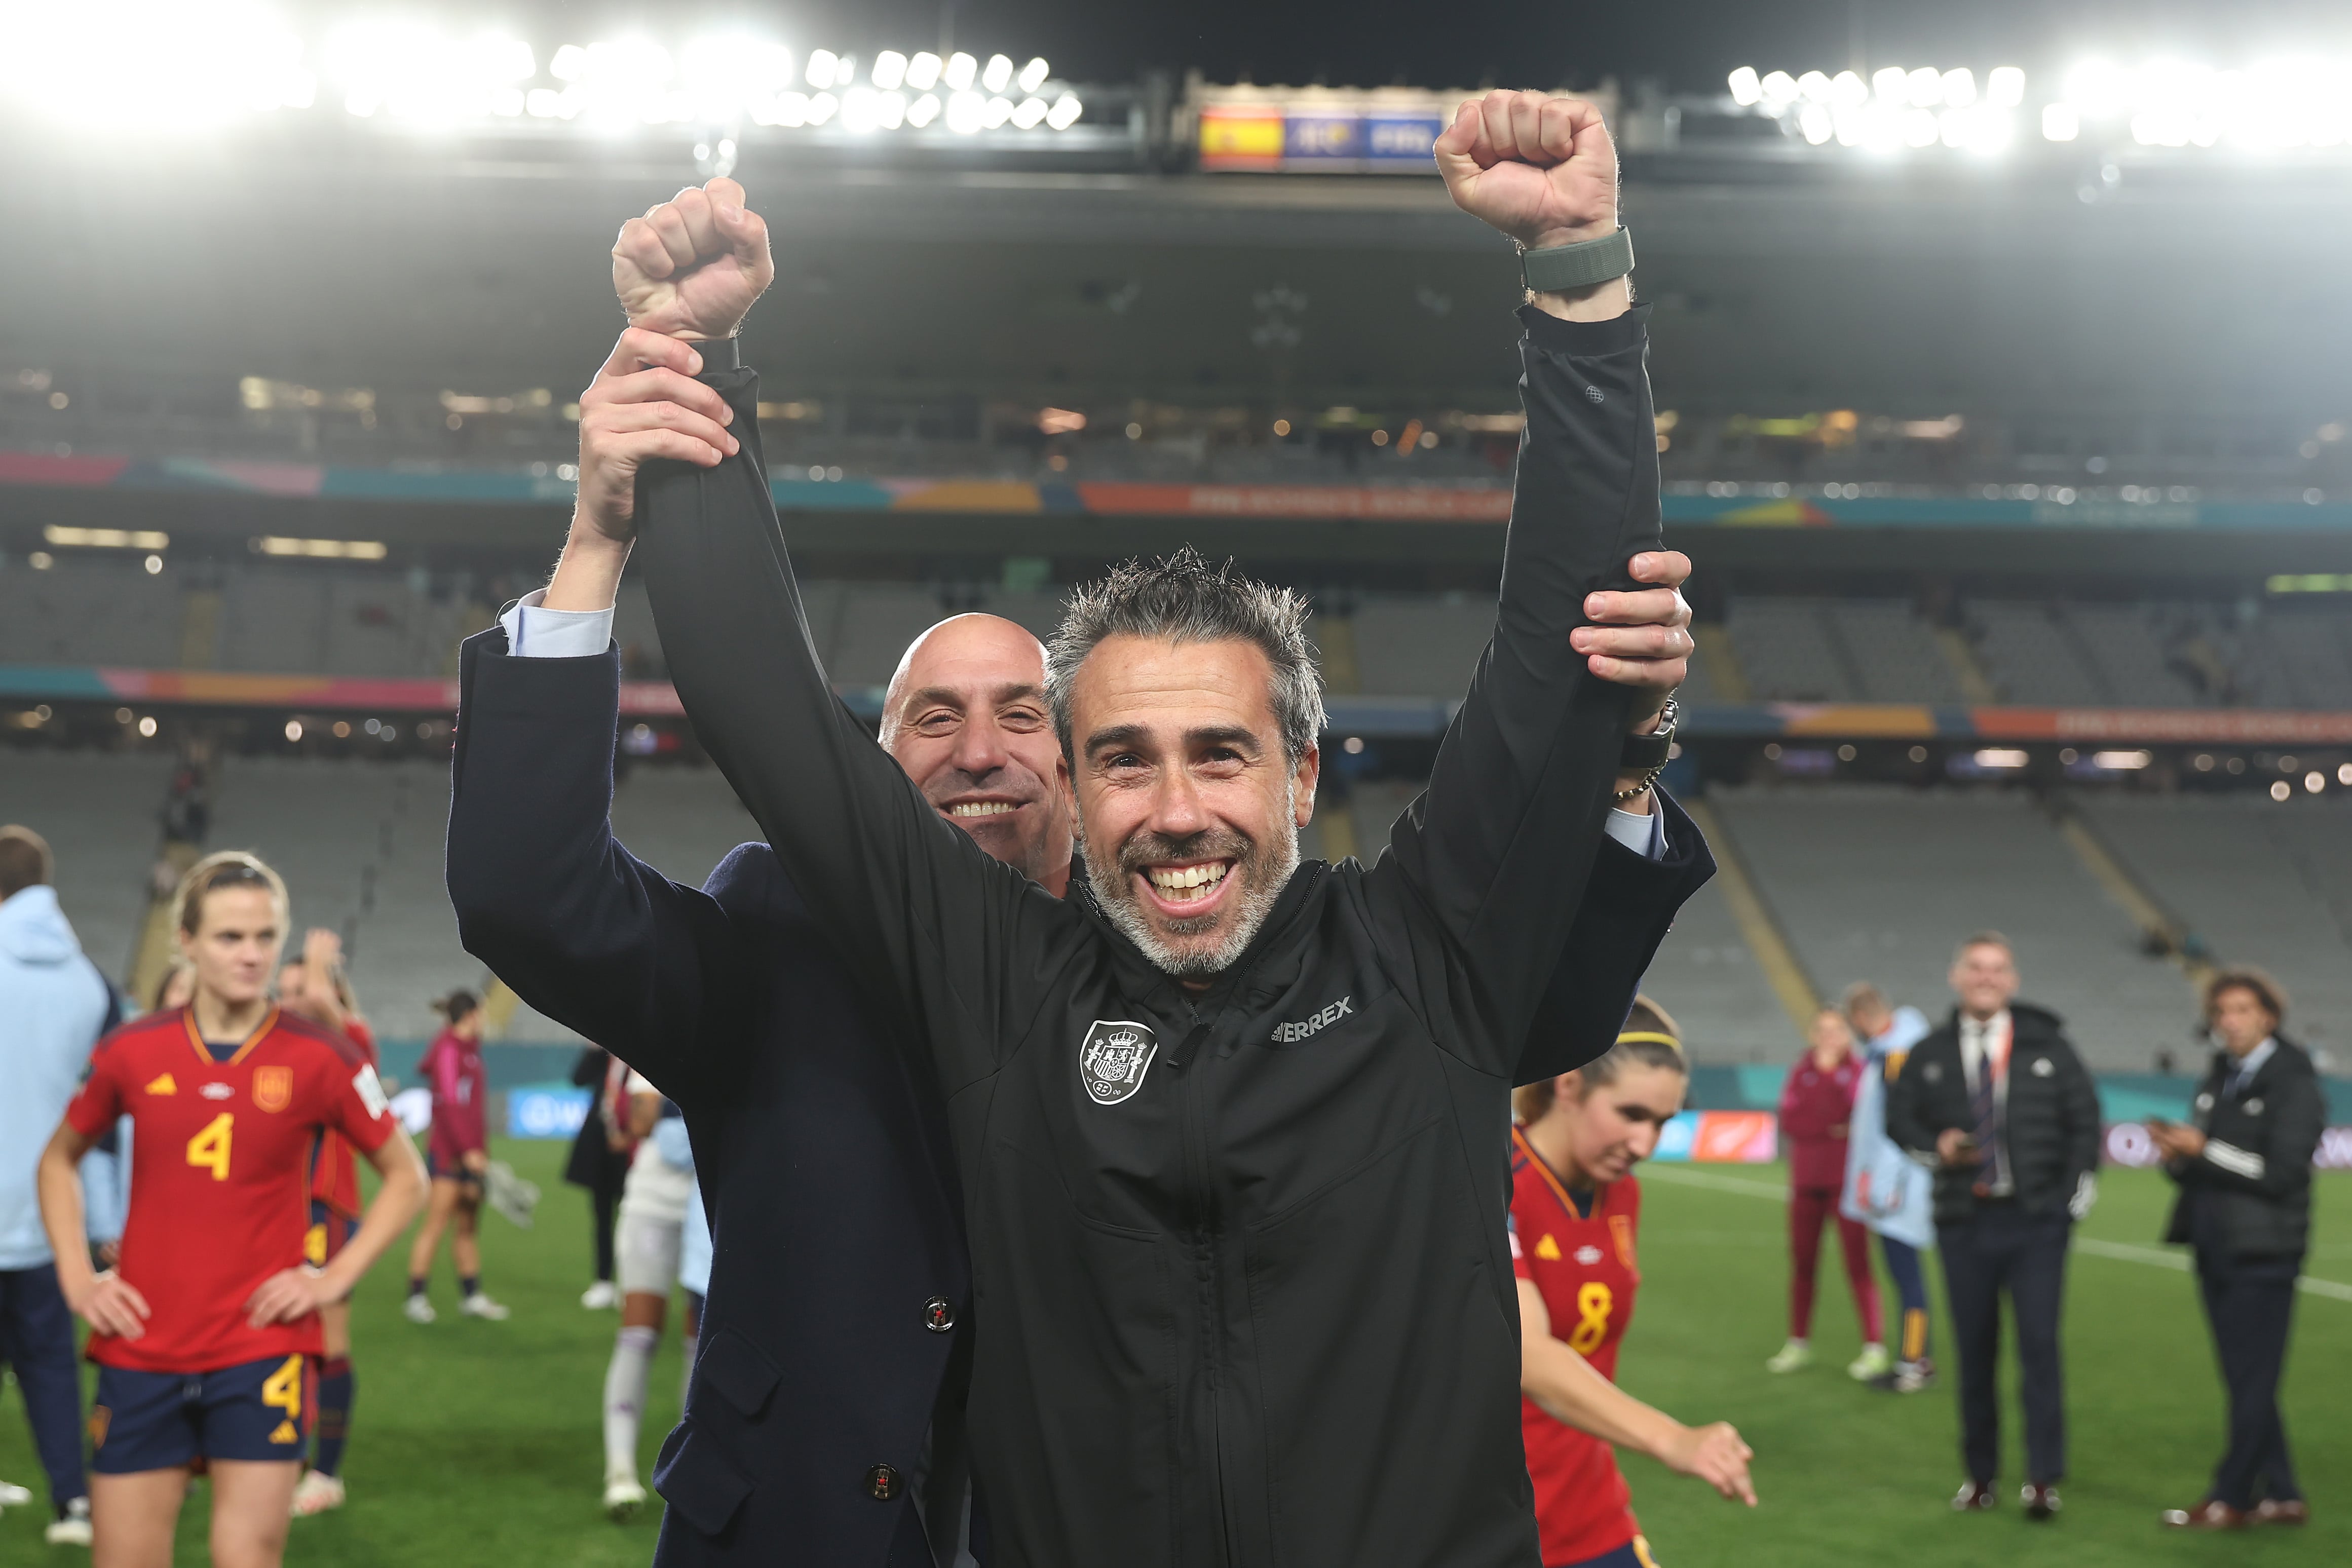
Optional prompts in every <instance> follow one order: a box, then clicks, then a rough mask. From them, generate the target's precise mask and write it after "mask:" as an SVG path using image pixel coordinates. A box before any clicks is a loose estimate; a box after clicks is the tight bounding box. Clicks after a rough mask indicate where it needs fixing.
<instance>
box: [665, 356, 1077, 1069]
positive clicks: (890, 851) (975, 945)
mask: <svg viewBox="0 0 2352 1568" xmlns="http://www.w3.org/2000/svg"><path fill="white" fill-rule="evenodd" d="M700 379H701V380H702V381H703V382H705V383H706V384H708V385H709V386H710V387H712V388H713V389H715V390H716V391H717V392H719V395H720V396H722V397H724V398H725V399H726V400H727V402H728V404H729V406H730V407H731V408H732V409H733V410H734V411H735V423H734V429H735V431H736V432H737V433H738V434H740V437H741V439H742V443H743V445H742V450H741V451H740V452H739V453H737V454H736V455H734V456H732V457H730V458H729V459H728V460H727V461H726V462H724V463H723V464H721V465H719V466H718V467H715V468H709V469H704V468H698V467H693V466H689V465H686V464H682V463H667V462H666V463H656V464H653V465H648V466H647V468H646V470H645V471H643V472H642V473H641V474H640V475H639V476H638V481H637V496H636V507H637V512H636V515H637V518H638V538H639V545H638V550H637V559H638V561H639V562H640V564H641V565H642V566H643V568H644V570H645V574H646V590H647V592H648V594H649V596H650V597H651V599H652V601H653V607H654V615H655V618H656V621H657V622H659V623H660V626H661V635H662V653H663V654H664V656H665V658H666V659H667V662H668V664H669V667H670V675H671V678H672V679H673V680H674V681H675V682H676V684H677V691H678V695H679V697H680V699H681V700H682V701H683V702H684V703H685V705H686V709H687V712H688V715H690V716H692V718H693V720H694V727H695V734H696V737H698V739H699V740H700V741H701V742H702V744H703V746H704V747H705V748H706V749H708V750H709V753H710V755H711V758H712V759H713V760H715V761H716V762H717V763H718V764H719V769H720V770H721V771H722V772H724V773H725V774H726V775H727V779H728V781H729V782H730V783H731V784H732V785H734V787H735V793H736V794H737V796H738V797H740V799H741V800H742V802H743V804H744V806H745V808H746V809H747V810H750V811H751V815H752V817H753V818H754V819H755V820H756V821H758V822H759V824H760V827H761V831H762V832H763V833H764V834H765V835H766V836H767V840H768V842H769V844H770V845H771V846H772V848H773V849H774V851H775V852H776V858H777V860H778V861H779V862H782V866H783V870H784V873H785V875H786V877H787V878H788V879H789V880H790V881H791V883H793V886H794V887H795V888H797V889H798V890H799V892H800V894H801V896H802V897H803V899H804V900H805V901H806V903H807V904H808V906H809V907H810V908H811V909H814V910H819V911H822V912H823V916H824V925H825V927H826V929H827V932H828V934H829V936H830V939H831V941H832V943H833V945H834V946H835V951H836V952H837V953H838V955H839V956H840V958H841V960H842V962H843V963H844V964H845V966H846V967H847V968H848V970H849V972H850V973H851V974H852V975H853V976H855V977H856V979H857V981H858V983H859V985H860V988H861V989H863V990H864V991H865V992H866V994H867V995H868V996H870V997H872V998H875V999H876V1000H877V1003H879V1004H880V1005H882V1006H884V1007H886V1008H887V1009H890V1010H891V1011H892V1012H893V1013H894V1014H895V1015H896V1019H895V1021H897V1022H898V1023H899V1024H900V1025H902V1026H905V1027H910V1028H912V1029H914V1030H916V1031H918V1034H919V1038H921V1039H923V1040H927V1041H928V1042H929V1045H930V1048H931V1050H932V1051H933V1053H934V1055H935V1056H936V1057H937V1059H938V1065H939V1069H940V1082H941V1087H942V1088H943V1089H945V1090H946V1091H947V1092H950V1093H952V1092H955V1091H956V1090H957V1089H959V1088H961V1087H962V1086H963V1085H964V1084H966V1083H969V1082H972V1081H974V1080H976V1079H978V1078H981V1077H983V1076H985V1075H987V1074H988V1073H990V1072H992V1071H994V1070H995V1068H996V1066H997V1061H996V1059H995V1053H996V1051H998V1050H999V1049H1000V1046H1006V1047H1009V1045H1010V1043H1012V1042H1017V1041H1018V1040H1020V1039H1021V1038H1022V1037H1023V1035H1024V1032H1025V1029H1026V1025H1027V1023H1028V1019H1029V1014H1030V1013H1033V1012H1034V1010H1035V1009H1036V1007H1037V1006H1038V1005H1039V1002H1040V1000H1041V999H1042V997H1043V994H1044V991H1043V987H1044V985H1045V983H1046V981H1048V980H1049V979H1050V973H1039V972H1038V969H1037V966H1039V965H1041V964H1042V965H1044V966H1045V967H1046V969H1047V970H1048V971H1050V970H1051V968H1052V967H1053V966H1054V964H1055V962H1056V961H1057V960H1056V956H1055V955H1056V954H1057V953H1066V952H1068V951H1069V950H1070V945H1069V944H1067V943H1063V944H1061V945H1059V946H1057V945H1056V943H1055V940H1054V938H1052V937H1051V936H1041V935H1039V934H1038V931H1037V928H1038V927H1047V928H1050V929H1052V930H1054V931H1057V932H1061V933H1066V934H1072V935H1074V934H1075V930H1076V915H1075V914H1074V912H1072V911H1068V910H1066V909H1064V908H1063V906H1062V904H1061V902H1060V900H1058V899H1056V898H1055V897H1054V896H1053V895H1051V894H1048V893H1046V892H1045V890H1044V889H1042V888H1039V887H1037V886H1035V885H1034V884H1033V883H1030V882H1029V881H1028V880H1027V879H1026V878H1025V877H1024V876H1022V875H1021V873H1018V872H1016V871H1014V870H1013V869H1012V868H1010V867H1008V866H1004V865H1001V864H999V863H998V862H996V861H994V860H992V859H991V858H990V857H989V855H988V854H987V853H986V852H984V851H982V849H981V848H980V847H979V846H978V845H976V844H974V843H973V842H972V841H971V838H970V836H969V835H967V834H966V833H965V832H964V831H962V830H961V829H960V828H957V827H956V826H954V825H953V824H952V823H950V822H949V821H947V820H946V819H945V818H943V817H941V816H940V814H939V812H938V811H936V810H933V809H932V808H931V806H930V804H929V802H928V801H927V800H924V799H923V797H922V795H921V793H920V792H919V790H918V789H916V788H915V786H914V784H913V783H912V782H910V781H909V780H908V778H907V776H906V774H905V773H904V772H903V771H901V770H900V768H899V767H898V763H897V762H895V761H894V760H892V758H890V756H889V754H888V753H887V752H885V751H884V750H883V749H882V748H881V747H879V746H877V745H876V744H875V742H874V737H872V736H871V735H868V734H867V733H866V730H865V727H864V726H863V725H861V724H860V723H859V722H858V721H857V719H856V717H855V716H853V715H851V714H850V713H849V712H848V710H847V709H845V708H844V707H843V706H841V704H840V703H839V702H838V701H836V700H835V696H834V694H833V690H832V687H831V686H830V685H828V684H827V682H826V678H825V673H824V667H823V665H822V664H821V663H820V661H819V660H818V658H817V653H816V649H815V646H814V643H813V642H812V640H811V638H810V634H809V628H808V618H807V615H806V613H805V612H804V611H803V608H802V605H801V598H800V590H799V587H798V585H797V584H796V583H795V582H794V580H793V570H792V562H791V559H790V558H789V556H788V554H787V552H786V550H785V548H784V539H783V535H782V530H781V529H780V528H779V527H778V525H777V520H776V508H775V503H774V501H773V498H772V497H771V495H770V493H769V490H768V479H767V474H766V470H765V466H764V461H763V458H762V455H761V444H760V434H759V414H758V404H759V378H758V377H757V375H756V374H754V373H753V372H752V371H749V370H742V369H736V370H715V371H713V370H706V371H704V373H703V375H702V376H701V378H700ZM1024 965H1025V966H1028V967H1027V968H1026V969H1025V970H1024Z"/></svg>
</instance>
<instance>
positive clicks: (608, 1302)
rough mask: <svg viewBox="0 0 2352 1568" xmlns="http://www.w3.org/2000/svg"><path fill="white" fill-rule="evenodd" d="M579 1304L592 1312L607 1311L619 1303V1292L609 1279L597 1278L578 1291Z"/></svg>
mask: <svg viewBox="0 0 2352 1568" xmlns="http://www.w3.org/2000/svg"><path fill="white" fill-rule="evenodd" d="M580 1304H581V1305H582V1306H583V1307H585V1308H587V1309H588V1310H589V1311H590V1312H611V1311H612V1310H613V1309H614V1307H617V1306H619V1305H620V1304H621V1292H620V1291H618V1290H616V1289H615V1288H614V1284H613V1281H610V1280H599V1281H596V1282H595V1283H594V1284H593V1285H591V1286H589V1287H588V1288H587V1289H586V1290H584V1291H581V1292H580Z"/></svg>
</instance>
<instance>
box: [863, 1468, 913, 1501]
mask: <svg viewBox="0 0 2352 1568" xmlns="http://www.w3.org/2000/svg"><path fill="white" fill-rule="evenodd" d="M906 1485H907V1483H906V1481H905V1479H903V1478H901V1477H900V1476H899V1474H898V1471H897V1470H895V1469H892V1468H891V1467H890V1466H888V1465H877V1466H875V1467H874V1468H873V1469H870V1470H868V1471H866V1492H867V1493H868V1494H869V1495H870V1496H871V1497H872V1498H873V1499H874V1500H875V1501H877V1502H888V1501H889V1500H891V1499H892V1498H894V1497H897V1496H898V1493H899V1492H900V1491H902V1490H905V1488H906Z"/></svg>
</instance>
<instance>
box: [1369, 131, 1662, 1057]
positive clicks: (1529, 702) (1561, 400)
mask: <svg viewBox="0 0 2352 1568" xmlns="http://www.w3.org/2000/svg"><path fill="white" fill-rule="evenodd" d="M1436 153H1437V161H1438V165H1439V169H1440V172H1442V173H1444V176H1445V180H1446V183H1447V186H1448V188H1449V190H1451V192H1452V193H1453V194H1454V201H1455V203H1456V204H1458V205H1460V206H1461V207H1462V208H1463V209H1464V210H1465V211H1466V212H1468V213H1470V214H1472V215H1474V216H1475V217H1478V218H1479V219H1481V220H1482V221H1484V222H1486V223H1487V224H1488V225H1491V226H1493V227H1495V228H1496V229H1498V230H1500V231H1501V232H1503V233H1504V234H1506V235H1510V236H1511V237H1512V238H1513V239H1515V240H1517V242H1518V243H1519V244H1520V245H1521V246H1522V247H1523V248H1526V249H1548V248H1550V247H1553V246H1562V245H1571V244H1578V243H1581V242H1585V241H1590V240H1595V239H1601V238H1605V237H1606V236H1608V235H1612V234H1613V233H1614V232H1615V230H1616V228H1617V200H1616V197H1617V165H1616V154H1615V151H1614V149H1613V148H1612V145H1611V142H1610V140H1609V133H1608V131H1607V129H1606V128H1605V127H1604V126H1603V125H1602V123H1601V116H1600V112H1599V110H1596V109H1595V108H1594V107H1593V106H1592V105H1591V104H1589V103H1585V102H1582V101H1581V100H1579V99H1555V98H1549V97H1547V96H1546V95H1544V94H1541V93H1515V92H1497V93H1490V94H1488V95H1487V96H1486V98H1485V99H1478V100H1474V101H1473V102H1471V103H1467V104H1465V105H1464V106H1463V108H1462V110H1461V113H1460V114H1459V115H1458V116H1457V117H1456V119H1455V120H1454V124H1453V125H1452V126H1450V127H1449V128H1448V129H1447V130H1446V131H1445V133H1444V135H1443V136H1441V137H1440V138H1439V139H1438V142H1437V148H1436ZM1519 316H1520V319H1521V321H1522V323H1523V325H1524V327H1525V329H1526V333H1525V337H1524V338H1523V339H1522V340H1521V343H1520V358H1521V363H1522V367H1523V372H1524V373H1523V375H1522V377H1521V381H1520V391H1521V396H1522V400H1523V402H1524V403H1525V405H1526V409H1527V416H1528V423H1527V429H1526V433H1525V434H1524V436H1523V437H1522V440H1521V444H1520V448H1519V464H1518V475H1517V489H1516V493H1515V495H1514V497H1513V499H1512V507H1511V525H1510V533H1509V538H1508V543H1507V546H1506V548H1505V552H1504V564H1503V584H1502V594H1501V601H1500V604H1499V605H1498V607H1497V613H1496V627H1495V634H1494V638H1493V640H1492V642H1491V643H1489V644H1488V646H1487V648H1486V652H1485V653H1484V654H1483V655H1482V657H1481V659H1480V661H1479V664H1478V665H1477V668H1476V670H1475V673H1474V674H1473V677H1472V681H1471V685H1470V692H1469V695H1468V697H1467V699H1466V700H1465V702H1464V704H1463V706H1462V708H1461V710H1460V711H1459V712H1458V713H1457V714H1456V716H1455V717H1454V723H1453V725H1452V726H1451V727H1449V729H1448V731H1447V734H1446V737H1445V740H1444V745H1443V746H1442V747H1440V748H1439V752H1438V758H1437V763H1436V766H1435V768H1434V769H1433V772H1432V775H1431V779H1430V786H1429V790H1428V793H1427V794H1426V795H1425V796H1424V797H1423V800H1422V801H1421V803H1420V804H1419V806H1418V808H1417V809H1416V810H1415V811H1413V812H1412V813H1410V814H1409V815H1408V817H1407V818H1406V820H1405V821H1402V822H1401V823H1399V825H1398V830H1397V832H1396V834H1395V837H1394V839H1393V841H1392V842H1393V846H1394V850H1395V856H1394V862H1395V867H1396V874H1397V875H1399V876H1401V877H1402V879H1403V880H1404V881H1405V882H1406V883H1409V884H1410V885H1411V886H1412V889H1413V892H1414V894H1416V897H1415V899H1414V901H1413V902H1414V904H1416V905H1417V906H1419V907H1421V908H1424V909H1427V910H1429V911H1432V912H1433V913H1434V915H1435V916H1436V918H1437V920H1438V922H1439V923H1440V924H1441V925H1443V927H1444V932H1445V936H1446V938H1447V947H1448V949H1449V951H1448V952H1447V953H1446V955H1445V956H1444V971H1445V980H1444V986H1445V988H1446V990H1447V992H1448V994H1447V995H1446V996H1444V998H1433V1001H1434V1002H1435V1003H1436V1005H1438V1006H1440V1007H1442V1009H1443V1010H1444V1011H1445V1012H1446V1013H1447V1014H1448V1015H1449V1018H1450V1020H1451V1021H1452V1022H1453V1023H1454V1025H1456V1026H1457V1027H1456V1030H1453V1031H1449V1033H1451V1034H1452V1035H1453V1038H1454V1039H1455V1040H1458V1041H1459V1042H1460V1044H1461V1046H1462V1048H1463V1050H1464V1051H1465V1054H1467V1055H1469V1056H1471V1057H1473V1058H1474V1059H1475V1061H1476V1062H1477V1064H1479V1065H1481V1066H1484V1067H1486V1068H1489V1069H1490V1070H1492V1071H1497V1072H1505V1071H1510V1069H1511V1068H1512V1067H1513V1066H1514V1065H1515V1063H1516V1062H1517V1059H1518V1054H1519V1051H1520V1049H1521V1046H1522V1044H1523V1043H1524V1040H1525V1038H1526V1030H1527V1029H1528V1022H1529V1019H1530V1018H1531V1016H1532V1015H1533V1013H1534V1011H1535V1009H1536V1008H1537V1005H1538V1000H1539V998H1541V996H1542V994H1543V992H1544V988H1545V987H1546V985H1547V983H1548V982H1549V979H1550V977H1551V976H1552V973H1553V970H1554V967H1555V965H1556V964H1557V963H1558V961H1559V958H1560V956H1561V953H1562V950H1563V947H1564V945H1565V943H1566V941H1567V939H1568V935H1569V931H1570V924H1571V922H1572V920H1573V918H1574V915H1575V913H1576V910H1577V907H1578V905H1579V903H1580V898H1581V894H1582V892H1583V889H1584V886H1585V883H1586V880H1587V877H1588V876H1589V874H1590V872H1591V864H1592V859H1593V855H1594V852H1595V850H1596V849H1597V847H1598V845H1599V842H1600V839H1601V829H1602V822H1603V821H1604V819H1605V815H1606V813H1607V811H1608V810H1609V807H1610V803H1611V798H1612V794H1614V793H1615V792H1616V791H1617V789H1618V787H1619V786H1618V775H1619V755H1620V751H1621V748H1622V744H1623V739H1624V737H1625V735H1626V734H1627V733H1628V731H1629V730H1635V729H1646V728H1649V727H1654V718H1655V710H1656V708H1657V706H1659V704H1660V703H1661V702H1663V700H1664V695H1665V694H1664V691H1663V690H1657V689H1643V690H1639V691H1636V690H1632V689H1629V688H1627V687H1625V686H1623V685H1612V684H1611V682H1612V678H1614V677H1617V676H1619V675H1620V674H1621V673H1622V666H1621V665H1620V663H1619V660H1618V658H1617V657H1616V656H1615V655H1618V654H1622V653H1624V652H1626V651H1628V640H1641V641H1643V642H1645V643H1646V644H1647V645H1648V647H1649V649H1650V651H1653V652H1656V651H1669V650H1665V648H1664V644H1665V643H1667V642H1669V641H1671V642H1672V643H1674V647H1673V648H1672V650H1670V651H1671V652H1673V653H1676V654H1680V653H1686V652H1687V647H1688V634H1687V632H1685V631H1684V630H1683V629H1682V627H1681V625H1680V624H1678V623H1677V624H1670V625H1653V626H1647V627H1643V628H1641V629H1639V630H1638V632H1610V631H1608V630H1606V629H1605V628H1602V627H1599V626H1596V625H1594V622H1596V621H1601V620H1605V619H1608V618H1610V617H1609V612H1610V606H1611V603H1612V595H1614V594H1618V593H1623V592H1627V591H1633V590H1634V589H1636V588H1637V586H1638V582H1639V581H1640V580H1665V577H1664V574H1663V573H1662V572H1661V570H1660V569H1661V565H1662V563H1663V562H1664V560H1665V559H1667V553H1666V552H1664V550H1663V549H1661V548H1660V542H1659V527H1658V523H1659V518H1658V467H1657V442H1656V427H1655V421H1654V414H1653V411H1652V407H1651V402H1650V389H1649V376H1648V370H1647V353H1648V339H1647V332H1646V325H1647V323H1646V317H1647V311H1646V310H1643V309H1639V308H1635V307H1634V306H1633V302H1632V295H1631V292H1630V290H1629V289H1628V288H1627V287H1626V284H1625V282H1624V280H1623V279H1622V277H1620V278H1611V279H1609V280H1607V281H1605V282H1602V283H1600V284H1597V285H1592V286H1590V287H1584V288H1581V289H1579V290H1576V291H1573V292H1567V293H1559V294H1538V295H1534V296H1531V297H1530V299H1529V303H1528V305H1527V306H1525V307H1524V308H1522V309H1521V310H1520V312H1519ZM1677 575H1678V574H1677ZM1684 619H1686V617H1684ZM1633 782H1638V780H1634V781H1633ZM1636 800H1637V801H1638V797H1636ZM1420 957H1428V958H1434V957H1436V955H1425V956H1417V961H1416V967H1417V968H1418V969H1419V970H1420V971H1421V973H1422V976H1423V983H1424V985H1425V986H1426V985H1433V984H1435V983H1437V982H1438V976H1437V974H1436V973H1434V972H1433V968H1432V966H1431V965H1430V964H1428V963H1425V962H1421V961H1420Z"/></svg>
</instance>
